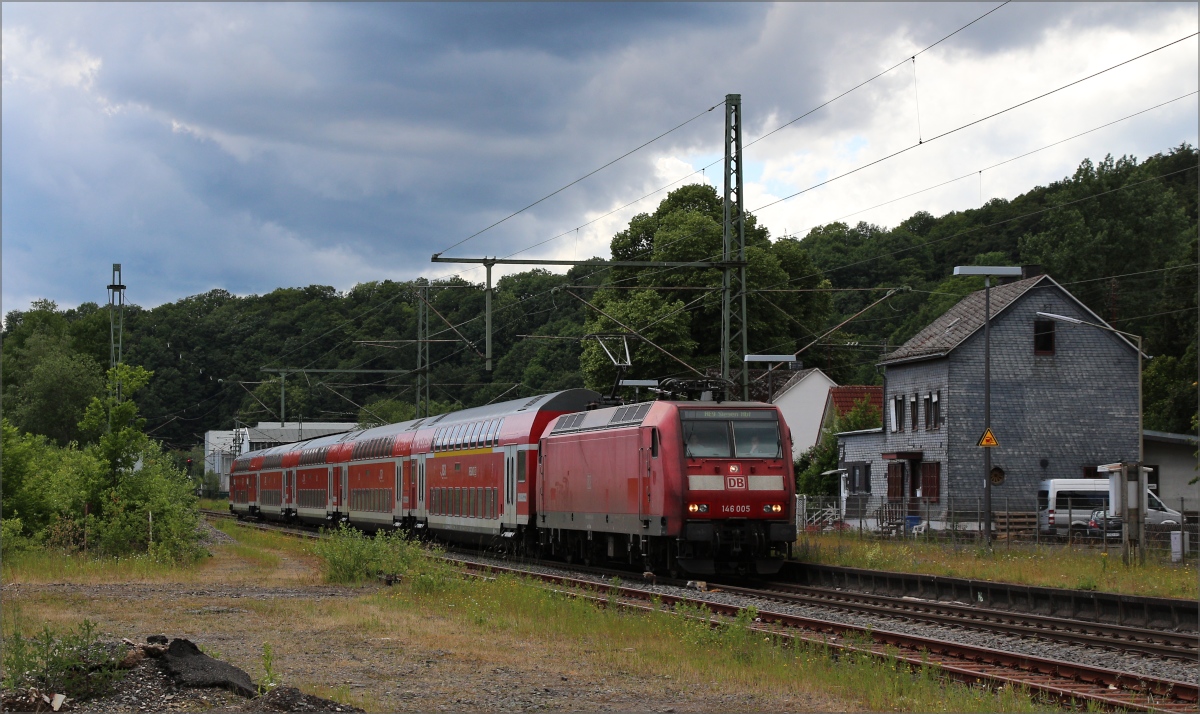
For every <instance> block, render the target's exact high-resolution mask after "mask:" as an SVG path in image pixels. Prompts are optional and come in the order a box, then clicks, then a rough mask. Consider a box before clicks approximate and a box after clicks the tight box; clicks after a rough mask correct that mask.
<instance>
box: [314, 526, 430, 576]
mask: <svg viewBox="0 0 1200 714" xmlns="http://www.w3.org/2000/svg"><path fill="white" fill-rule="evenodd" d="M325 534H326V536H327V537H326V538H322V539H321V540H319V541H317V543H316V544H315V545H314V546H313V553H314V554H316V555H317V556H318V557H320V558H321V560H322V563H323V570H324V575H325V580H326V581H327V582H330V583H345V584H355V583H361V582H364V581H366V580H370V579H371V578H373V577H375V576H377V575H410V576H417V577H419V576H421V575H430V576H432V577H427V578H424V579H422V583H423V586H424V587H426V588H429V589H430V591H431V592H432V590H435V589H436V588H437V587H438V586H439V585H441V584H442V583H441V578H440V577H439V573H437V572H435V571H437V570H438V568H437V567H436V566H435V564H434V563H433V562H432V560H431V558H430V557H429V555H430V553H429V552H428V551H427V550H426V549H424V548H422V547H421V545H420V544H419V543H417V542H416V541H413V540H410V539H409V538H406V537H405V536H404V535H403V534H401V533H396V532H393V533H383V532H380V533H377V534H376V535H375V537H373V538H372V537H370V536H368V535H366V534H365V533H363V532H362V531H360V530H358V529H357V528H353V527H351V526H348V525H346V524H341V525H340V526H338V527H337V528H334V529H328V530H326V531H325Z"/></svg>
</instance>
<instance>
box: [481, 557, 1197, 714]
mask: <svg viewBox="0 0 1200 714" xmlns="http://www.w3.org/2000/svg"><path fill="white" fill-rule="evenodd" d="M460 562H462V561H460ZM462 564H463V565H465V566H466V567H467V568H468V569H471V570H474V571H477V572H486V573H491V574H500V573H506V574H511V575H516V576H520V577H527V578H534V579H537V580H542V581H544V582H548V583H552V584H554V585H556V586H559V587H563V588H569V590H564V591H563V592H564V593H566V594H568V595H572V596H576V597H587V598H589V599H591V600H594V601H595V602H597V603H598V604H601V605H614V604H615V605H619V606H621V607H629V608H635V609H641V610H656V609H659V610H664V611H670V610H671V609H672V608H674V607H675V606H677V605H687V606H690V607H692V608H697V607H698V608H702V609H703V610H706V611H708V612H710V613H712V614H713V615H716V616H717V617H718V618H720V619H718V620H710V622H713V624H718V623H720V622H723V621H727V620H728V619H730V618H735V617H737V615H738V614H739V613H741V612H742V611H743V609H744V608H742V607H739V606H736V605H727V604H722V603H715V602H712V601H709V600H701V599H696V598H688V597H680V596H674V595H667V594H662V593H656V592H652V591H648V590H643V589H639V588H631V587H624V586H614V585H607V586H606V585H603V584H600V583H596V582H594V581H591V580H580V579H577V578H570V577H566V576H562V575H555V574H550V573H543V572H534V571H529V570H526V569H522V568H516V567H503V566H495V565H487V564H481V563H469V562H462ZM656 599H657V602H656V601H655V600H656ZM752 629H754V630H755V631H758V632H762V633H765V634H768V635H773V636H775V637H778V638H780V639H783V640H799V641H803V642H806V643H808V644H810V645H819V646H822V647H827V648H830V649H833V650H840V651H847V652H855V653H862V654H868V655H871V656H873V657H876V658H879V659H882V660H886V661H892V662H897V663H903V664H906V665H908V666H910V667H913V668H919V667H927V666H930V665H934V666H936V667H937V668H938V671H939V672H940V673H941V674H943V675H946V676H949V677H952V678H954V679H957V680H959V681H963V682H967V683H970V684H978V683H987V684H989V685H992V686H1020V687H1025V688H1026V689H1028V690H1029V691H1030V692H1035V693H1038V694H1040V695H1043V696H1047V697H1051V698H1053V699H1057V700H1061V701H1064V702H1068V703H1072V704H1080V703H1087V702H1090V703H1093V704H1099V705H1102V706H1104V707H1115V708H1120V709H1124V710H1127V711H1156V712H1194V711H1196V707H1197V704H1198V698H1200V692H1198V689H1197V686H1196V685H1195V684H1193V683H1190V682H1177V681H1172V680H1168V679H1160V678H1156V677H1149V676H1144V675H1137V674H1132V673H1128V672H1119V671H1113V670H1108V669H1102V668H1099V667H1090V666H1087V665H1080V664H1076V663H1072V662H1062V661H1059V660H1053V659H1047V658H1042V657H1031V656H1028V655H1022V654H1016V653H1012V652H1006V651H1003V650H995V649H991V648H986V647H977V646H971V645H964V644H960V643H955V642H946V641H944V640H937V639H932V638H926V637H919V636H914V635H909V634H903V633H897V632H888V631H885V630H878V629H875V628H867V627H859V626H857V625H847V624H840V623H833V622H829V621H826V620H818V619H813V618H807V617H800V616H797V615H789V614H783V613H775V612H769V611H764V610H758V611H757V618H756V620H755V624H754V625H752Z"/></svg>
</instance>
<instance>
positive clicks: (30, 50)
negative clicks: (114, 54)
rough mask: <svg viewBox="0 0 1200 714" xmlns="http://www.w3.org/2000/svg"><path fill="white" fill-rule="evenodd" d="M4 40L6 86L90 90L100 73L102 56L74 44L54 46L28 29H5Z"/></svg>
mask: <svg viewBox="0 0 1200 714" xmlns="http://www.w3.org/2000/svg"><path fill="white" fill-rule="evenodd" d="M2 40H3V43H2V44H0V56H2V59H0V63H2V64H3V67H4V71H3V77H4V80H3V81H4V83H5V84H16V83H25V84H31V85H34V86H36V87H39V88H52V87H75V88H77V89H83V90H90V89H91V88H92V83H93V82H94V81H95V79H96V75H97V74H99V72H100V66H101V64H102V62H101V59H100V58H99V57H96V56H94V55H92V54H90V53H88V52H87V51H86V50H83V49H81V48H79V47H75V46H74V45H73V44H69V45H68V46H67V47H65V48H56V47H51V46H50V44H49V43H48V42H46V41H45V40H44V39H43V38H41V37H37V36H34V35H33V33H32V32H30V30H29V28H27V27H22V26H16V27H6V28H4V30H3V32H2Z"/></svg>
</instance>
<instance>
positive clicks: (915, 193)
mask: <svg viewBox="0 0 1200 714" xmlns="http://www.w3.org/2000/svg"><path fill="white" fill-rule="evenodd" d="M1198 92H1200V90H1192V91H1191V92H1188V93H1187V94H1184V95H1181V96H1178V97H1175V98H1174V99H1168V100H1167V101H1165V102H1162V103H1159V104H1155V105H1154V106H1152V107H1147V108H1145V109H1142V110H1141V111H1137V112H1134V113H1133V114H1129V115H1127V116H1123V117H1121V118H1120V119H1114V120H1112V121H1110V122H1107V123H1105V124H1101V125H1100V126H1097V127H1093V128H1091V129H1088V130H1087V131H1081V132H1079V133H1078V134H1073V135H1071V136H1068V137H1067V138H1065V139H1059V140H1058V141H1055V142H1053V143H1050V144H1046V145H1045V146H1041V147H1038V148H1036V149H1034V150H1032V151H1026V152H1025V153H1023V154H1020V155H1018V156H1013V157H1012V158H1008V159H1005V160H1003V161H999V162H997V163H994V164H992V165H991V166H985V167H983V168H982V169H977V170H975V171H971V172H970V173H965V174H963V175H962V176H959V177H957V178H952V179H950V180H948V181H943V182H941V183H938V184H934V185H933V186H927V187H925V188H923V189H920V190H918V191H913V192H912V193H908V194H905V195H903V196H900V197H898V198H893V199H890V200H887V201H884V202H883V203H877V204H875V205H874V206H871V207H869V208H860V209H858V210H857V211H854V212H852V213H847V214H846V215H844V216H840V217H838V218H835V219H833V220H832V221H824V222H822V223H819V224H818V225H828V224H829V223H838V222H840V221H844V220H846V219H847V218H851V217H853V216H857V215H858V214H860V213H866V212H867V211H873V210H875V209H876V208H882V207H883V206H887V205H890V204H893V203H896V202H897V201H903V200H904V199H906V198H912V197H913V196H918V195H920V194H922V193H926V192H928V191H932V190H934V189H938V188H941V187H943V186H949V185H950V184H952V183H955V182H958V181H962V180H963V179H965V178H969V177H971V176H975V175H977V174H982V173H983V172H984V171H991V170H992V169H995V168H999V167H1001V166H1003V165H1005V164H1008V163H1012V162H1013V161H1017V160H1018V159H1023V158H1025V157H1027V156H1032V155H1034V154H1036V153H1038V152H1039V151H1045V150H1046V149H1050V148H1053V147H1055V146H1058V145H1059V144H1064V143H1066V142H1068V141H1072V140H1074V139H1078V138H1079V137H1081V136H1086V135H1088V134H1091V133H1093V132H1097V131H1100V130H1101V129H1106V128H1108V127H1110V126H1113V125H1114V124H1119V123H1121V122H1123V121H1126V120H1128V119H1132V118H1134V117H1136V116H1139V115H1141V114H1145V113H1146V112H1149V111H1153V110H1155V109H1159V108H1161V107H1165V106H1167V105H1168V104H1172V103H1174V102H1178V101H1179V100H1181V99H1187V98H1188V97H1192V96H1195V95H1196V94H1197V93H1198Z"/></svg>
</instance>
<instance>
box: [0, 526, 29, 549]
mask: <svg viewBox="0 0 1200 714" xmlns="http://www.w3.org/2000/svg"><path fill="white" fill-rule="evenodd" d="M32 545H33V539H31V538H29V537H28V536H26V535H25V534H24V525H23V524H22V523H21V519H20V518H4V519H0V555H2V556H3V557H5V558H7V557H9V556H11V555H15V554H17V553H20V552H22V551H25V550H28V549H29V548H30V546H32Z"/></svg>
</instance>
